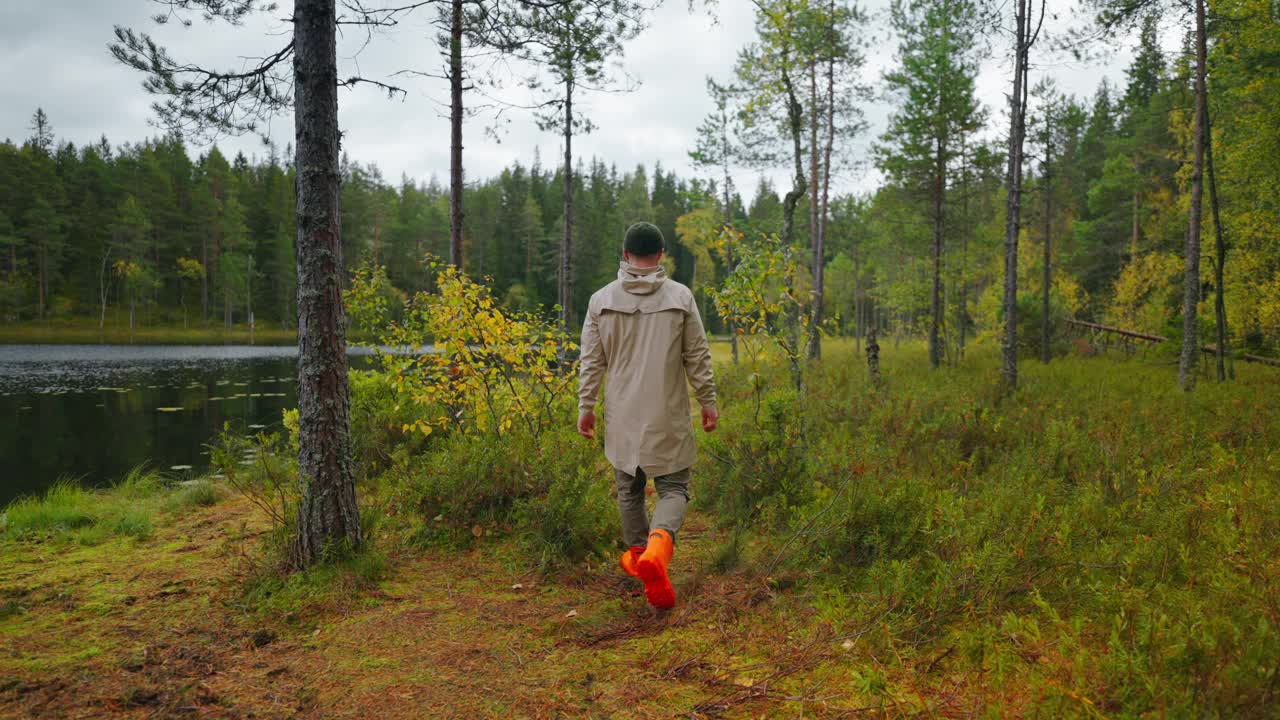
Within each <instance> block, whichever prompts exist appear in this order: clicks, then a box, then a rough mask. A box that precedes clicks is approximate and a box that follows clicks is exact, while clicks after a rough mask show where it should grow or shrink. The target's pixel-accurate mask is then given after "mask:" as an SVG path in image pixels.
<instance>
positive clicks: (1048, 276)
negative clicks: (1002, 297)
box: [1040, 144, 1053, 365]
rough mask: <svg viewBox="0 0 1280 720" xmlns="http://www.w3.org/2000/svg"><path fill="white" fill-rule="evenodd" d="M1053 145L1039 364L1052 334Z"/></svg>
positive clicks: (1047, 159) (1047, 171)
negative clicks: (1050, 307)
mask: <svg viewBox="0 0 1280 720" xmlns="http://www.w3.org/2000/svg"><path fill="white" fill-rule="evenodd" d="M1052 156H1053V145H1052V144H1046V145H1045V156H1044V279H1043V284H1044V288H1043V291H1044V297H1043V298H1042V299H1041V307H1040V362H1042V363H1045V364H1046V365H1047V364H1048V363H1049V336H1050V335H1051V334H1052V330H1053V328H1052V327H1051V324H1050V323H1051V320H1050V318H1049V287H1050V285H1051V284H1052V281H1053V267H1052V265H1051V263H1052V255H1051V249H1050V246H1051V245H1052V243H1053V215H1052V213H1053V188H1052V184H1051V183H1052V182H1053V176H1052V175H1051V173H1052V170H1051V166H1050V163H1051V162H1052Z"/></svg>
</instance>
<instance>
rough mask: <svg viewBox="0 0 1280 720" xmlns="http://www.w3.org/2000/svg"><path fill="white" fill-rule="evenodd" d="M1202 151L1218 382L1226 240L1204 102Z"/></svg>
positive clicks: (1222, 373)
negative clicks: (1210, 236)
mask: <svg viewBox="0 0 1280 720" xmlns="http://www.w3.org/2000/svg"><path fill="white" fill-rule="evenodd" d="M1205 105H1206V108H1205V123H1204V143H1205V144H1204V151H1205V163H1206V164H1207V165H1208V170H1209V210H1210V212H1211V213H1212V214H1213V234H1214V263H1213V286H1214V298H1213V313H1214V317H1215V319H1216V321H1217V325H1218V328H1217V330H1218V332H1217V334H1218V338H1217V340H1218V343H1217V350H1218V352H1217V353H1216V355H1217V372H1218V382H1224V381H1226V379H1227V304H1226V298H1225V293H1226V288H1225V287H1223V266H1224V265H1226V263H1227V240H1226V236H1225V234H1224V232H1223V230H1222V217H1221V215H1220V214H1219V213H1218V173H1217V169H1216V167H1215V165H1214V162H1213V128H1212V127H1211V126H1210V124H1209V115H1208V107H1207V106H1208V103H1205Z"/></svg>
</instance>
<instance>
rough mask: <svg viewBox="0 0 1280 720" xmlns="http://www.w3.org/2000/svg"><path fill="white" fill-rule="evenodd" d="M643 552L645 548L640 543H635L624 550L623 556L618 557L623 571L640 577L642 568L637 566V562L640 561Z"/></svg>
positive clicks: (634, 576)
mask: <svg viewBox="0 0 1280 720" xmlns="http://www.w3.org/2000/svg"><path fill="white" fill-rule="evenodd" d="M643 554H644V548H643V547H641V546H639V545H633V546H631V547H630V548H628V549H627V550H624V551H623V553H622V557H621V558H619V559H618V564H619V565H621V566H622V572H624V573H626V574H628V575H630V576H631V577H633V578H638V577H640V569H639V568H638V567H637V563H638V562H639V561H640V556H641V555H643Z"/></svg>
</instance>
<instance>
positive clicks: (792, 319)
mask: <svg viewBox="0 0 1280 720" xmlns="http://www.w3.org/2000/svg"><path fill="white" fill-rule="evenodd" d="M788 62H790V60H789V58H788V55H787V53H786V52H784V53H783V57H782V85H783V88H784V90H785V91H786V99H787V121H788V122H787V124H788V126H789V128H790V132H791V145H792V161H793V163H794V166H795V178H794V179H793V180H792V187H791V189H790V190H789V191H787V194H786V196H785V197H784V198H783V200H782V245H783V251H784V252H785V253H786V254H787V262H788V264H789V263H790V261H791V252H792V250H793V246H792V243H793V241H794V239H795V228H796V205H797V204H799V202H800V198H802V197H804V193H805V189H806V184H805V177H804V153H803V150H802V149H801V146H802V142H801V141H802V139H803V137H804V113H803V112H802V110H801V107H800V101H799V100H797V99H796V92H795V84H794V83H792V81H791V74H790V73H789V72H788V70H787V63H788ZM784 287H785V291H786V293H787V295H788V296H789V297H790V298H792V301H791V305H792V306H793V307H792V308H790V309H788V310H787V311H786V314H787V316H788V317H787V325H788V338H787V342H788V344H789V345H790V346H791V350H792V353H793V354H792V356H791V357H790V358H788V359H789V361H790V366H791V381H792V384H793V385H794V386H795V389H796V392H797V393H799V392H800V391H801V390H802V389H803V385H804V377H803V375H802V373H801V372H800V352H801V349H800V336H799V331H800V316H799V312H800V307H799V304H798V303H796V302H795V301H794V298H795V278H794V276H793V274H792V273H790V272H788V273H787V277H786V278H785V281H784Z"/></svg>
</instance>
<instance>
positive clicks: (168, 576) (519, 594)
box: [0, 497, 976, 718]
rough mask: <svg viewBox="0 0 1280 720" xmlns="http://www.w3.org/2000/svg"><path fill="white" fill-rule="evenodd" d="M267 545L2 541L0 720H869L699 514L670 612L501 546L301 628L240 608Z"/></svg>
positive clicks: (396, 577)
mask: <svg viewBox="0 0 1280 720" xmlns="http://www.w3.org/2000/svg"><path fill="white" fill-rule="evenodd" d="M264 528H265V525H264V523H263V522H262V520H261V519H260V518H258V517H257V515H256V514H255V512H254V510H253V509H252V507H251V506H250V505H249V503H248V502H247V501H245V500H243V499H242V498H239V497H235V498H229V499H225V500H222V501H221V502H219V503H217V504H215V505H213V506H211V507H208V508H201V509H197V510H195V511H193V512H192V513H190V514H185V515H183V516H181V517H175V518H174V519H173V521H172V522H171V523H169V524H167V525H163V526H159V527H157V528H156V531H155V532H154V534H153V535H152V536H151V537H150V538H149V539H147V540H145V541H135V540H133V539H127V538H116V539H112V540H109V541H106V542H104V543H102V544H100V545H96V546H91V547H80V546H72V545H68V546H65V547H58V548H55V547H50V546H48V545H45V544H17V543H12V544H8V545H7V546H6V547H5V548H4V549H5V554H6V555H7V557H6V558H5V561H4V562H3V563H2V564H0V602H3V603H4V604H3V605H0V647H2V648H3V650H0V717H6V718H8V717H22V718H86V717H119V718H159V717H219V718H223V717H228V718H248V717H255V718H285V717H299V716H301V717H348V718H401V717H403V718H420V717H432V718H436V717H440V718H446V717H458V718H463V717H465V718H474V717H655V718H656V717H672V716H694V717H700V716H712V715H721V714H727V715H728V716H743V717H745V716H751V717H755V716H758V715H759V714H760V713H767V714H770V715H773V714H778V715H785V716H787V717H813V716H815V715H816V716H828V717H837V716H844V715H850V714H856V713H860V712H867V711H873V710H875V709H877V708H876V706H875V705H872V706H863V705H856V706H855V705H851V704H849V703H848V701H849V700H850V697H851V695H856V694H857V693H856V692H852V691H851V686H850V684H851V683H852V682H854V678H856V677H857V673H856V672H854V671H853V670H854V668H853V666H854V665H856V660H855V657H856V653H853V652H850V651H849V650H850V649H851V648H852V647H854V646H855V643H854V642H851V641H852V640H856V637H852V638H851V637H837V636H836V635H835V633H834V632H833V631H832V630H831V629H830V627H827V626H824V625H823V624H822V623H817V622H814V621H813V618H812V614H813V611H812V609H811V608H810V605H809V604H808V603H804V602H798V601H797V598H795V597H792V596H790V595H789V594H788V593H786V592H779V591H776V590H770V589H769V588H767V587H764V586H761V585H760V584H759V583H758V582H751V581H746V580H744V579H743V578H741V577H739V576H735V575H718V574H712V573H709V572H708V571H707V568H708V566H709V563H710V561H711V559H710V557H709V556H708V550H709V549H710V548H711V547H712V546H713V545H714V542H713V541H712V540H713V538H712V537H711V535H712V533H711V531H710V530H709V529H708V528H707V526H706V523H705V522H704V519H703V518H702V517H698V516H695V517H692V518H691V521H690V522H689V523H688V524H687V525H686V530H685V531H684V532H683V533H682V536H681V543H680V547H679V552H678V555H677V560H676V562H675V564H674V566H673V576H674V579H675V582H676V585H677V591H678V593H679V594H680V598H681V602H680V604H679V605H678V606H677V607H676V608H675V609H674V610H672V611H670V612H668V613H665V614H663V615H658V614H656V613H654V612H653V611H651V610H650V609H649V607H648V606H647V605H646V604H645V602H644V599H643V596H641V595H639V594H638V592H637V591H638V583H636V582H635V581H634V580H631V579H630V578H626V577H624V576H622V575H621V573H620V572H619V571H617V569H616V567H615V566H613V565H608V566H603V567H599V566H597V567H582V568H579V569H577V570H574V571H572V572H570V573H569V574H562V575H559V576H555V577H546V576H542V575H540V574H538V573H536V572H533V571H529V570H528V569H527V568H528V567H529V565H530V564H529V563H526V562H521V559H520V558H518V557H513V556H512V555H511V554H509V552H508V551H507V550H508V549H507V548H503V547H497V548H495V547H492V546H490V547H485V548H482V549H477V550H473V551H469V552H466V553H463V554H457V553H444V552H440V553H416V554H414V555H412V556H405V557H399V558H392V559H391V562H390V565H391V570H390V571H389V572H387V573H385V576H384V577H383V579H382V580H381V581H380V582H379V583H377V586H376V587H374V588H372V589H369V588H363V589H360V590H353V591H352V592H350V593H344V592H342V591H341V589H338V590H337V591H334V590H333V588H327V589H326V590H324V591H323V594H324V597H323V599H320V600H318V601H317V602H315V603H312V604H310V605H309V606H308V608H307V609H306V610H305V611H303V612H302V613H301V614H297V613H294V612H282V613H280V614H276V613H273V612H271V611H270V610H267V609H263V608H261V607H259V608H257V609H246V608H245V607H244V606H243V605H241V604H240V602H241V594H240V592H239V589H240V587H242V584H243V580H244V572H246V568H247V567H249V565H250V563H249V562H248V558H249V557H250V554H251V551H252V545H253V544H254V542H255V538H256V537H257V536H259V535H261V534H262V533H263V532H264ZM338 584H341V580H339V581H338ZM951 682H955V683H959V682H963V681H962V680H960V679H959V678H956V679H954V680H953V681H951ZM947 697H948V694H947V693H946V692H940V694H939V695H938V696H937V697H935V698H934V699H933V700H932V701H930V703H929V705H930V706H931V707H932V708H933V711H934V712H938V713H942V714H960V715H965V714H969V713H970V712H973V711H974V710H976V708H975V707H974V706H972V705H970V706H968V707H967V709H966V707H965V706H963V705H954V704H951V701H949V700H948V699H947ZM975 699H976V698H974V697H973V696H972V695H971V694H970V698H969V701H970V702H972V701H973V700H975ZM956 702H959V701H958V699H957V700H956ZM923 707H924V706H919V707H918V708H917V709H923ZM948 710H949V711H950V712H948Z"/></svg>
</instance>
